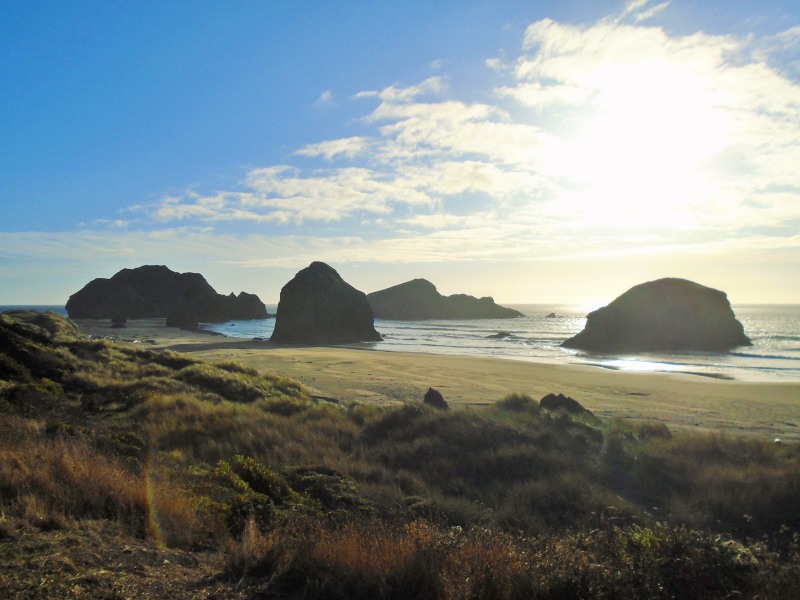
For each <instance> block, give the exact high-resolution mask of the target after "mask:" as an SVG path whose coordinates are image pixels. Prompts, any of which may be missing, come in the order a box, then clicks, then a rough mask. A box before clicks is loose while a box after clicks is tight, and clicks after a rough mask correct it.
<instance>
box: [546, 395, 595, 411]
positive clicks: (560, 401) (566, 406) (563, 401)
mask: <svg viewBox="0 0 800 600" xmlns="http://www.w3.org/2000/svg"><path fill="white" fill-rule="evenodd" d="M539 407H540V408H543V409H544V410H562V411H564V412H567V413H569V414H571V415H580V414H588V415H591V414H592V411H590V410H589V409H588V408H584V407H583V406H582V405H581V403H580V402H578V401H577V400H575V399H574V398H570V397H569V396H565V395H564V394H547V396H545V397H544V398H542V399H541V400H539Z"/></svg>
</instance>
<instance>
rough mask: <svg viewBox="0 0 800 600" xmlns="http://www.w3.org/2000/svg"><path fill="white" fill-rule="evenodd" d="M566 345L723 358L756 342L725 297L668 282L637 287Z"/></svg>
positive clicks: (680, 281)
mask: <svg viewBox="0 0 800 600" xmlns="http://www.w3.org/2000/svg"><path fill="white" fill-rule="evenodd" d="M561 345H562V346H564V347H566V348H579V349H582V350H590V351H593V352H612V353H617V352H648V351H653V352H656V351H678V350H700V351H710V352H722V351H727V350H730V349H731V348H735V347H737V346H750V345H751V342H750V338H748V337H747V336H746V335H745V333H744V328H743V327H742V324H741V323H740V322H739V321H738V320H737V319H736V316H735V315H734V314H733V310H732V309H731V305H730V303H729V302H728V297H727V296H726V295H725V293H724V292H721V291H719V290H714V289H712V288H708V287H705V286H702V285H700V284H698V283H694V282H692V281H687V280H685V279H674V278H667V279H658V280H656V281H650V282H647V283H642V284H640V285H637V286H634V287H632V288H631V289H629V290H628V291H627V292H625V293H624V294H622V295H621V296H619V297H618V298H617V299H616V300H614V301H613V302H612V303H611V304H609V305H608V306H604V307H603V308H600V309H598V310H596V311H594V312H591V313H589V315H588V316H587V318H586V327H585V328H584V329H583V331H581V332H580V333H579V334H578V335H576V336H574V337H571V338H570V339H568V340H566V341H565V342H564V343H562V344H561Z"/></svg>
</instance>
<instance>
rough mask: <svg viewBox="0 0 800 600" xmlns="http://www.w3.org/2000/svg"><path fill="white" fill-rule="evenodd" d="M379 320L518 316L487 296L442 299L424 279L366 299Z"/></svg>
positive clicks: (460, 295)
mask: <svg viewBox="0 0 800 600" xmlns="http://www.w3.org/2000/svg"><path fill="white" fill-rule="evenodd" d="M367 300H369V303H370V306H372V311H373V312H374V313H375V316H376V317H378V318H379V319H395V320H399V321H422V320H425V319H513V318H515V317H522V316H524V315H523V314H522V313H521V312H519V311H516V310H514V309H511V308H506V307H504V306H500V305H498V304H495V302H494V299H493V298H491V297H489V296H486V297H483V298H476V297H475V296H468V295H467V294H453V295H452V296H443V295H442V294H440V293H439V292H438V291H437V290H436V286H435V285H433V284H432V283H431V282H430V281H428V280H426V279H412V280H411V281H406V282H405V283H401V284H399V285H395V286H392V287H390V288H386V289H384V290H380V291H378V292H372V293H371V294H368V295H367Z"/></svg>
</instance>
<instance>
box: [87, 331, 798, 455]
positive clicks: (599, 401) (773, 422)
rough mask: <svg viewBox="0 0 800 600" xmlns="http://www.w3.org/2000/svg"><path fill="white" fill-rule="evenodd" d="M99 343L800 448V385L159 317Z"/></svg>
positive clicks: (386, 390) (327, 383)
mask: <svg viewBox="0 0 800 600" xmlns="http://www.w3.org/2000/svg"><path fill="white" fill-rule="evenodd" d="M76 322H77V323H78V325H79V326H80V327H81V330H82V331H83V332H84V333H86V334H87V335H92V336H95V337H116V338H118V340H119V341H120V342H122V343H129V344H135V345H141V346H142V347H147V348H153V349H170V350H174V351H178V352H186V353H189V354H191V355H193V356H196V357H198V358H202V359H204V360H209V361H236V362H239V363H242V364H245V365H247V366H251V367H253V368H256V369H258V370H259V371H263V372H265V373H272V374H280V375H285V376H289V377H293V378H295V379H297V380H299V381H300V382H302V383H303V384H305V385H306V386H307V387H309V388H310V389H311V390H312V392H313V393H314V394H315V395H319V396H325V397H328V398H335V399H337V400H339V401H341V402H343V403H347V402H353V401H358V402H372V403H379V404H386V403H402V402H418V401H421V399H422V396H423V395H424V393H425V391H426V390H427V389H428V387H434V388H436V389H438V390H439V391H440V392H441V393H442V394H443V396H444V397H445V399H446V400H447V402H448V403H449V404H450V405H451V406H453V407H480V406H486V405H489V404H491V403H493V402H495V401H497V400H499V399H501V398H502V397H503V396H505V395H506V394H509V393H513V392H521V393H526V394H529V395H530V396H532V397H533V398H535V399H537V400H538V399H539V398H541V397H542V396H544V395H546V394H548V393H563V394H566V395H567V396H571V397H572V398H574V399H576V400H577V401H578V402H580V403H581V404H582V405H583V406H585V407H586V408H588V409H590V410H591V411H593V412H594V413H595V414H596V415H597V416H599V417H602V418H611V419H633V420H645V421H657V422H663V423H665V424H666V425H667V426H669V427H670V428H686V429H692V430H709V431H721V432H725V433H729V434H744V435H748V436H756V437H758V438H760V439H765V440H769V441H772V440H774V439H776V438H778V439H781V440H783V441H800V382H785V383H784V382H746V381H728V380H720V379H714V378H709V377H700V376H694V375H687V374H669V373H638V372H623V371H612V370H608V369H602V368H597V367H590V366H578V365H559V364H548V363H537V362H530V361H517V360H507V359H501V358H484V357H475V356H454V355H433V354H417V353H404V352H382V351H380V350H365V349H356V348H348V347H303V346H279V345H274V344H271V343H270V342H267V341H253V340H243V339H237V338H229V337H224V336H220V335H210V334H208V333H200V332H188V331H182V330H179V329H175V328H170V327H164V320H163V319H153V320H141V321H131V322H129V323H128V326H127V327H126V328H124V329H111V328H110V327H109V323H108V321H90V320H78V321H76Z"/></svg>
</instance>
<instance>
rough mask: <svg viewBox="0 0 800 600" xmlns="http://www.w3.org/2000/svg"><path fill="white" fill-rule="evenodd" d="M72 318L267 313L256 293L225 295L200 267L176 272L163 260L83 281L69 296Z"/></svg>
mask: <svg viewBox="0 0 800 600" xmlns="http://www.w3.org/2000/svg"><path fill="white" fill-rule="evenodd" d="M66 308H67V313H68V314H69V316H70V318H71V319H114V318H117V319H119V318H123V317H124V318H126V319H153V318H162V317H166V318H174V317H175V316H178V315H180V316H182V318H186V315H190V316H191V319H192V320H193V321H194V322H201V323H220V322H223V321H229V320H231V319H266V318H267V317H268V316H269V314H268V313H267V307H266V306H265V305H264V303H263V302H261V300H260V299H259V298H258V296H256V295H254V294H248V293H246V292H242V293H240V294H239V295H238V296H234V295H233V294H230V295H229V296H224V295H222V294H218V293H217V292H216V291H214V288H212V287H211V286H210V285H209V283H208V282H207V281H206V280H205V278H204V277H203V276H202V275H200V274H199V273H176V272H175V271H171V270H170V269H168V268H167V267H165V266H163V265H144V266H142V267H137V268H135V269H122V270H121V271H119V272H118V273H117V274H116V275H114V276H113V277H111V278H110V279H104V278H98V279H94V280H92V281H90V282H89V283H87V284H86V285H85V286H84V287H83V288H82V289H81V290H80V291H78V292H76V293H74V294H72V296H70V297H69V300H68V301H67V306H66Z"/></svg>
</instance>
